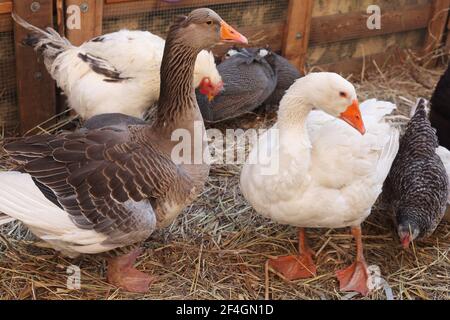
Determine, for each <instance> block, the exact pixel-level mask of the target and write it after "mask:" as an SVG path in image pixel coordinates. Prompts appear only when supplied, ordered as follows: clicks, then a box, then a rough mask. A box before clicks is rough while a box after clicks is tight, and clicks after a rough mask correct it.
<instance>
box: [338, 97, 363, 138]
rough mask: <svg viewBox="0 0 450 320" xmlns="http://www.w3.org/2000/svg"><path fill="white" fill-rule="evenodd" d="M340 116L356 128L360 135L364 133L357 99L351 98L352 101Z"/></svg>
mask: <svg viewBox="0 0 450 320" xmlns="http://www.w3.org/2000/svg"><path fill="white" fill-rule="evenodd" d="M340 118H341V119H342V120H344V121H345V122H347V123H348V124H349V125H351V126H352V127H353V128H355V129H356V130H358V131H359V133H361V134H362V135H364V134H365V133H366V128H365V127H364V122H363V120H362V116H361V111H360V110H359V103H358V100H356V99H355V100H353V103H352V104H351V105H350V106H348V107H347V110H345V111H344V112H342V113H341V116H340Z"/></svg>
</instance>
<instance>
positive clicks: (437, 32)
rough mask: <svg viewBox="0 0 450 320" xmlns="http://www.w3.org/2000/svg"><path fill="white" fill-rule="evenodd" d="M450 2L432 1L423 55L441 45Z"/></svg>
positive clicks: (449, 0) (442, 0)
mask: <svg viewBox="0 0 450 320" xmlns="http://www.w3.org/2000/svg"><path fill="white" fill-rule="evenodd" d="M449 7H450V0H433V4H432V10H431V15H430V19H429V21H430V23H429V26H428V35H427V39H426V41H425V45H424V51H425V52H424V53H425V54H427V53H430V52H432V51H433V50H435V49H437V48H438V47H440V46H441V44H442V38H443V36H444V32H445V26H446V25H447V19H448V10H449Z"/></svg>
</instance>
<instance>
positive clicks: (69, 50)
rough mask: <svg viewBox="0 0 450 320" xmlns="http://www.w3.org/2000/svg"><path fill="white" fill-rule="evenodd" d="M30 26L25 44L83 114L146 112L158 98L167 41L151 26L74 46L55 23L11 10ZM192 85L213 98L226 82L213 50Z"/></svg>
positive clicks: (204, 54) (200, 62) (202, 56)
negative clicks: (41, 24)
mask: <svg viewBox="0 0 450 320" xmlns="http://www.w3.org/2000/svg"><path fill="white" fill-rule="evenodd" d="M12 16H13V18H14V20H15V21H16V22H17V23H18V24H20V25H21V26H22V27H24V28H26V29H27V30H29V31H30V33H31V34H30V35H29V37H28V38H27V39H26V40H25V43H26V44H28V45H30V46H32V47H33V48H34V49H35V50H36V51H38V52H40V53H41V54H42V56H43V58H44V62H45V65H46V67H47V70H48V72H49V73H50V75H51V76H52V78H53V79H55V80H56V83H57V85H58V87H60V88H61V89H62V90H63V91H64V94H65V95H66V96H67V98H68V103H69V106H70V107H71V108H73V109H74V110H75V111H76V112H77V113H78V114H79V115H80V116H81V117H82V118H83V119H89V118H91V117H93V116H95V115H99V114H104V113H123V114H126V115H130V116H134V117H142V116H143V115H144V113H145V111H146V110H147V109H148V108H149V107H151V106H152V105H154V104H155V103H156V102H157V101H158V100H159V89H160V74H159V70H160V67H161V61H162V57H163V53H164V45H165V40H164V39H162V38H161V37H159V36H157V35H154V34H152V33H150V32H147V31H130V30H121V31H118V32H113V33H108V34H105V35H103V36H100V37H97V38H94V39H92V40H90V41H87V42H85V43H83V44H82V45H81V46H79V47H76V46H74V45H72V44H71V43H70V42H69V41H68V40H67V39H66V38H63V37H61V36H60V35H59V34H58V32H56V31H55V30H53V29H52V28H47V29H46V30H45V31H44V30H41V29H39V28H37V27H35V26H33V25H31V24H29V23H27V22H26V21H25V20H23V19H22V18H20V17H19V16H17V15H15V14H13V15H12ZM193 83H194V86H195V87H198V88H199V89H200V92H201V93H202V94H204V95H206V96H208V98H209V99H210V100H211V99H212V98H213V97H214V96H215V95H217V94H218V93H219V91H220V90H221V89H222V86H223V83H222V78H221V77H220V74H219V72H218V71H217V68H216V64H215V62H214V56H213V54H212V53H211V52H209V51H206V50H202V51H201V52H200V53H199V54H198V56H197V60H196V63H195V68H194V80H193Z"/></svg>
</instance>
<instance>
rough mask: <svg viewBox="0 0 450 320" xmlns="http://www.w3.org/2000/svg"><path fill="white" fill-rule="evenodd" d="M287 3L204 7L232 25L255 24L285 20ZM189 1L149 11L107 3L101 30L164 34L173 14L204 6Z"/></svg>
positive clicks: (273, 0)
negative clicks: (184, 3) (132, 10)
mask: <svg viewBox="0 0 450 320" xmlns="http://www.w3.org/2000/svg"><path fill="white" fill-rule="evenodd" d="M134 2H136V1H134ZM288 2H289V1H288V0H253V1H245V0H244V1H241V2H236V3H226V4H215V5H208V7H209V8H211V9H213V10H214V11H216V12H217V13H218V14H219V15H220V16H221V17H222V18H223V19H224V20H225V21H227V22H228V23H229V24H231V25H233V26H235V27H247V26H251V27H257V26H261V25H265V24H271V23H275V22H284V21H286V16H287V8H288ZM190 3H191V2H190ZM192 3H193V4H192V5H190V6H189V7H186V5H183V0H181V1H180V2H178V3H173V4H172V5H168V4H167V3H162V2H160V3H159V4H157V5H156V9H155V10H152V11H151V12H139V13H131V14H130V12H129V10H128V9H129V8H131V7H132V4H129V5H121V6H117V5H111V6H110V8H108V15H107V16H106V17H104V20H103V32H104V33H108V32H114V31H118V30H120V29H124V28H126V29H130V30H148V31H150V32H152V33H155V34H157V35H160V36H163V37H165V35H166V33H167V31H168V28H169V26H170V25H171V23H172V22H173V19H174V17H175V16H177V15H186V14H188V13H189V12H190V11H192V10H193V9H195V8H199V7H204V6H205V5H204V3H205V1H198V5H196V1H192Z"/></svg>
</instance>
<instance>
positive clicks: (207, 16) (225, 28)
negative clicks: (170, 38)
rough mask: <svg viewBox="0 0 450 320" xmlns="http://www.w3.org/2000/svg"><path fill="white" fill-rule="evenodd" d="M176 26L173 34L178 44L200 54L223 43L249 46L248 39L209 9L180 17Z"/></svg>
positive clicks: (201, 9)
mask: <svg viewBox="0 0 450 320" xmlns="http://www.w3.org/2000/svg"><path fill="white" fill-rule="evenodd" d="M174 26H175V28H176V29H177V30H176V32H173V33H175V34H176V36H175V38H176V42H178V43H182V44H183V45H184V46H185V47H191V48H193V49H195V50H196V51H198V52H200V51H201V50H203V49H209V48H211V47H213V46H215V45H216V44H219V43H223V42H233V43H240V44H248V40H247V38H246V37H244V36H243V35H242V34H240V33H239V32H237V31H236V30H235V29H234V28H233V27H231V26H230V25H229V24H228V23H226V22H225V21H224V20H223V19H222V18H221V17H220V16H219V15H218V14H217V13H216V12H214V11H213V10H211V9H208V8H200V9H196V10H193V11H192V12H191V13H190V14H189V15H188V16H180V17H178V19H177V22H176V23H175V25H174ZM172 31H175V30H172Z"/></svg>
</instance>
